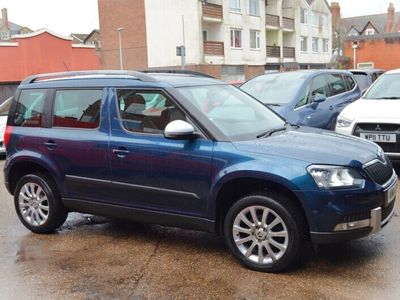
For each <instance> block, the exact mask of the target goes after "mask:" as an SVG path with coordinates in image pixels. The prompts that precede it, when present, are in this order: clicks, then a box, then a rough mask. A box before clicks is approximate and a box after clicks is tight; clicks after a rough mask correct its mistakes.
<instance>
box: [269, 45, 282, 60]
mask: <svg viewBox="0 0 400 300" xmlns="http://www.w3.org/2000/svg"><path fill="white" fill-rule="evenodd" d="M267 57H278V58H279V57H281V47H279V46H267Z"/></svg>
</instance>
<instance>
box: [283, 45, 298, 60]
mask: <svg viewBox="0 0 400 300" xmlns="http://www.w3.org/2000/svg"><path fill="white" fill-rule="evenodd" d="M283 57H285V58H295V57H296V48H294V47H283Z"/></svg>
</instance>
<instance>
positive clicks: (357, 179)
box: [307, 165, 365, 189]
mask: <svg viewBox="0 0 400 300" xmlns="http://www.w3.org/2000/svg"><path fill="white" fill-rule="evenodd" d="M307 171H308V173H309V174H310V175H311V176H312V178H313V179H314V181H315V183H316V184H317V186H318V187H319V188H321V189H334V188H363V187H364V184H365V179H364V178H363V177H362V176H361V174H360V173H359V172H357V171H356V170H355V169H352V168H346V167H341V166H324V165H312V166H309V167H308V168H307Z"/></svg>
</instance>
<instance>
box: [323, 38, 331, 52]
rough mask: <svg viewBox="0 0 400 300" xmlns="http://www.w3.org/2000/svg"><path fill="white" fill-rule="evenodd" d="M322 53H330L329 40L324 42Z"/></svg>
mask: <svg viewBox="0 0 400 300" xmlns="http://www.w3.org/2000/svg"><path fill="white" fill-rule="evenodd" d="M322 51H323V52H324V53H329V39H323V40H322Z"/></svg>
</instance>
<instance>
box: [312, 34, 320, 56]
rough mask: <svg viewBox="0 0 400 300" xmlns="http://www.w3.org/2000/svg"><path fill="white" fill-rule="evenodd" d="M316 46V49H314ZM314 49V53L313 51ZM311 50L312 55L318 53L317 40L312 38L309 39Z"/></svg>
mask: <svg viewBox="0 0 400 300" xmlns="http://www.w3.org/2000/svg"><path fill="white" fill-rule="evenodd" d="M315 45H316V48H315V47H314V46H315ZM315 49H316V51H315ZM311 50H312V52H313V53H319V38H317V37H313V38H312V39H311Z"/></svg>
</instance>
